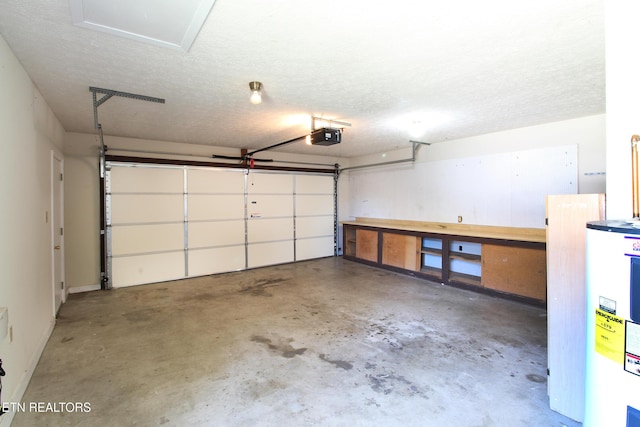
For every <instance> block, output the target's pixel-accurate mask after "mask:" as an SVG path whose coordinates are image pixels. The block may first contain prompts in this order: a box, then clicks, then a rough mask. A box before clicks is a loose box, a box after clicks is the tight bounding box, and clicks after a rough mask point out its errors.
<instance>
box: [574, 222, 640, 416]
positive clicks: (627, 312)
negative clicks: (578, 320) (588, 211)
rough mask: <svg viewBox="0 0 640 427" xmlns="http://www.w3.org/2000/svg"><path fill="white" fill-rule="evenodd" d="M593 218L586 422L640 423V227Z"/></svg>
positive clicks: (589, 247) (590, 226)
mask: <svg viewBox="0 0 640 427" xmlns="http://www.w3.org/2000/svg"><path fill="white" fill-rule="evenodd" d="M635 225H637V224H633V223H631V222H626V221H595V222H589V223H587V258H586V261H587V336H586V343H587V348H586V352H587V354H586V356H587V357H586V378H585V379H586V382H585V389H586V401H585V417H584V427H640V228H638V227H636V226H635Z"/></svg>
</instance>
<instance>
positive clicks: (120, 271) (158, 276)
mask: <svg viewBox="0 0 640 427" xmlns="http://www.w3.org/2000/svg"><path fill="white" fill-rule="evenodd" d="M111 263H112V270H113V272H112V284H113V287H114V288H120V287H124V286H133V285H141V284H145V283H154V282H164V281H167V280H175V279H181V278H184V251H180V252H170V253H163V254H151V255H136V256H130V257H114V258H112V260H111Z"/></svg>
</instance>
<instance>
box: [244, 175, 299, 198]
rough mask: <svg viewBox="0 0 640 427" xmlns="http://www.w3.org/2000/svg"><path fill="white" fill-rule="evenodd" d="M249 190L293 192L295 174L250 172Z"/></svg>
mask: <svg viewBox="0 0 640 427" xmlns="http://www.w3.org/2000/svg"><path fill="white" fill-rule="evenodd" d="M247 192H248V193H249V194H250V195H251V194H293V175H289V174H269V173H260V172H250V173H249V175H248V176H247Z"/></svg>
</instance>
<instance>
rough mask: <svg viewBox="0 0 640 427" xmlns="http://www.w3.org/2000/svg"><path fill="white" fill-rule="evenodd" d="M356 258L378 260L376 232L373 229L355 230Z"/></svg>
mask: <svg viewBox="0 0 640 427" xmlns="http://www.w3.org/2000/svg"><path fill="white" fill-rule="evenodd" d="M356 258H360V259H364V260H366V261H371V262H378V232H377V231H373V230H364V229H361V228H359V229H357V230H356Z"/></svg>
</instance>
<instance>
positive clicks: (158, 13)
mask: <svg viewBox="0 0 640 427" xmlns="http://www.w3.org/2000/svg"><path fill="white" fill-rule="evenodd" d="M214 2H215V0H181V1H174V0H136V1H131V0H109V1H104V0H70V1H69V3H70V5H71V16H72V18H73V22H74V24H75V25H77V26H80V27H83V28H88V29H92V30H96V31H100V32H104V33H109V34H113V35H116V36H120V37H126V38H129V39H133V40H137V41H141V42H144V43H150V44H154V45H156V46H162V47H168V48H172V49H181V50H184V51H185V52H188V51H189V49H191V46H192V45H193V42H194V41H195V39H196V37H197V36H198V33H199V32H200V29H201V28H202V26H203V25H204V23H205V21H206V19H207V16H208V15H209V12H210V11H211V8H212V7H213V3H214Z"/></svg>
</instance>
